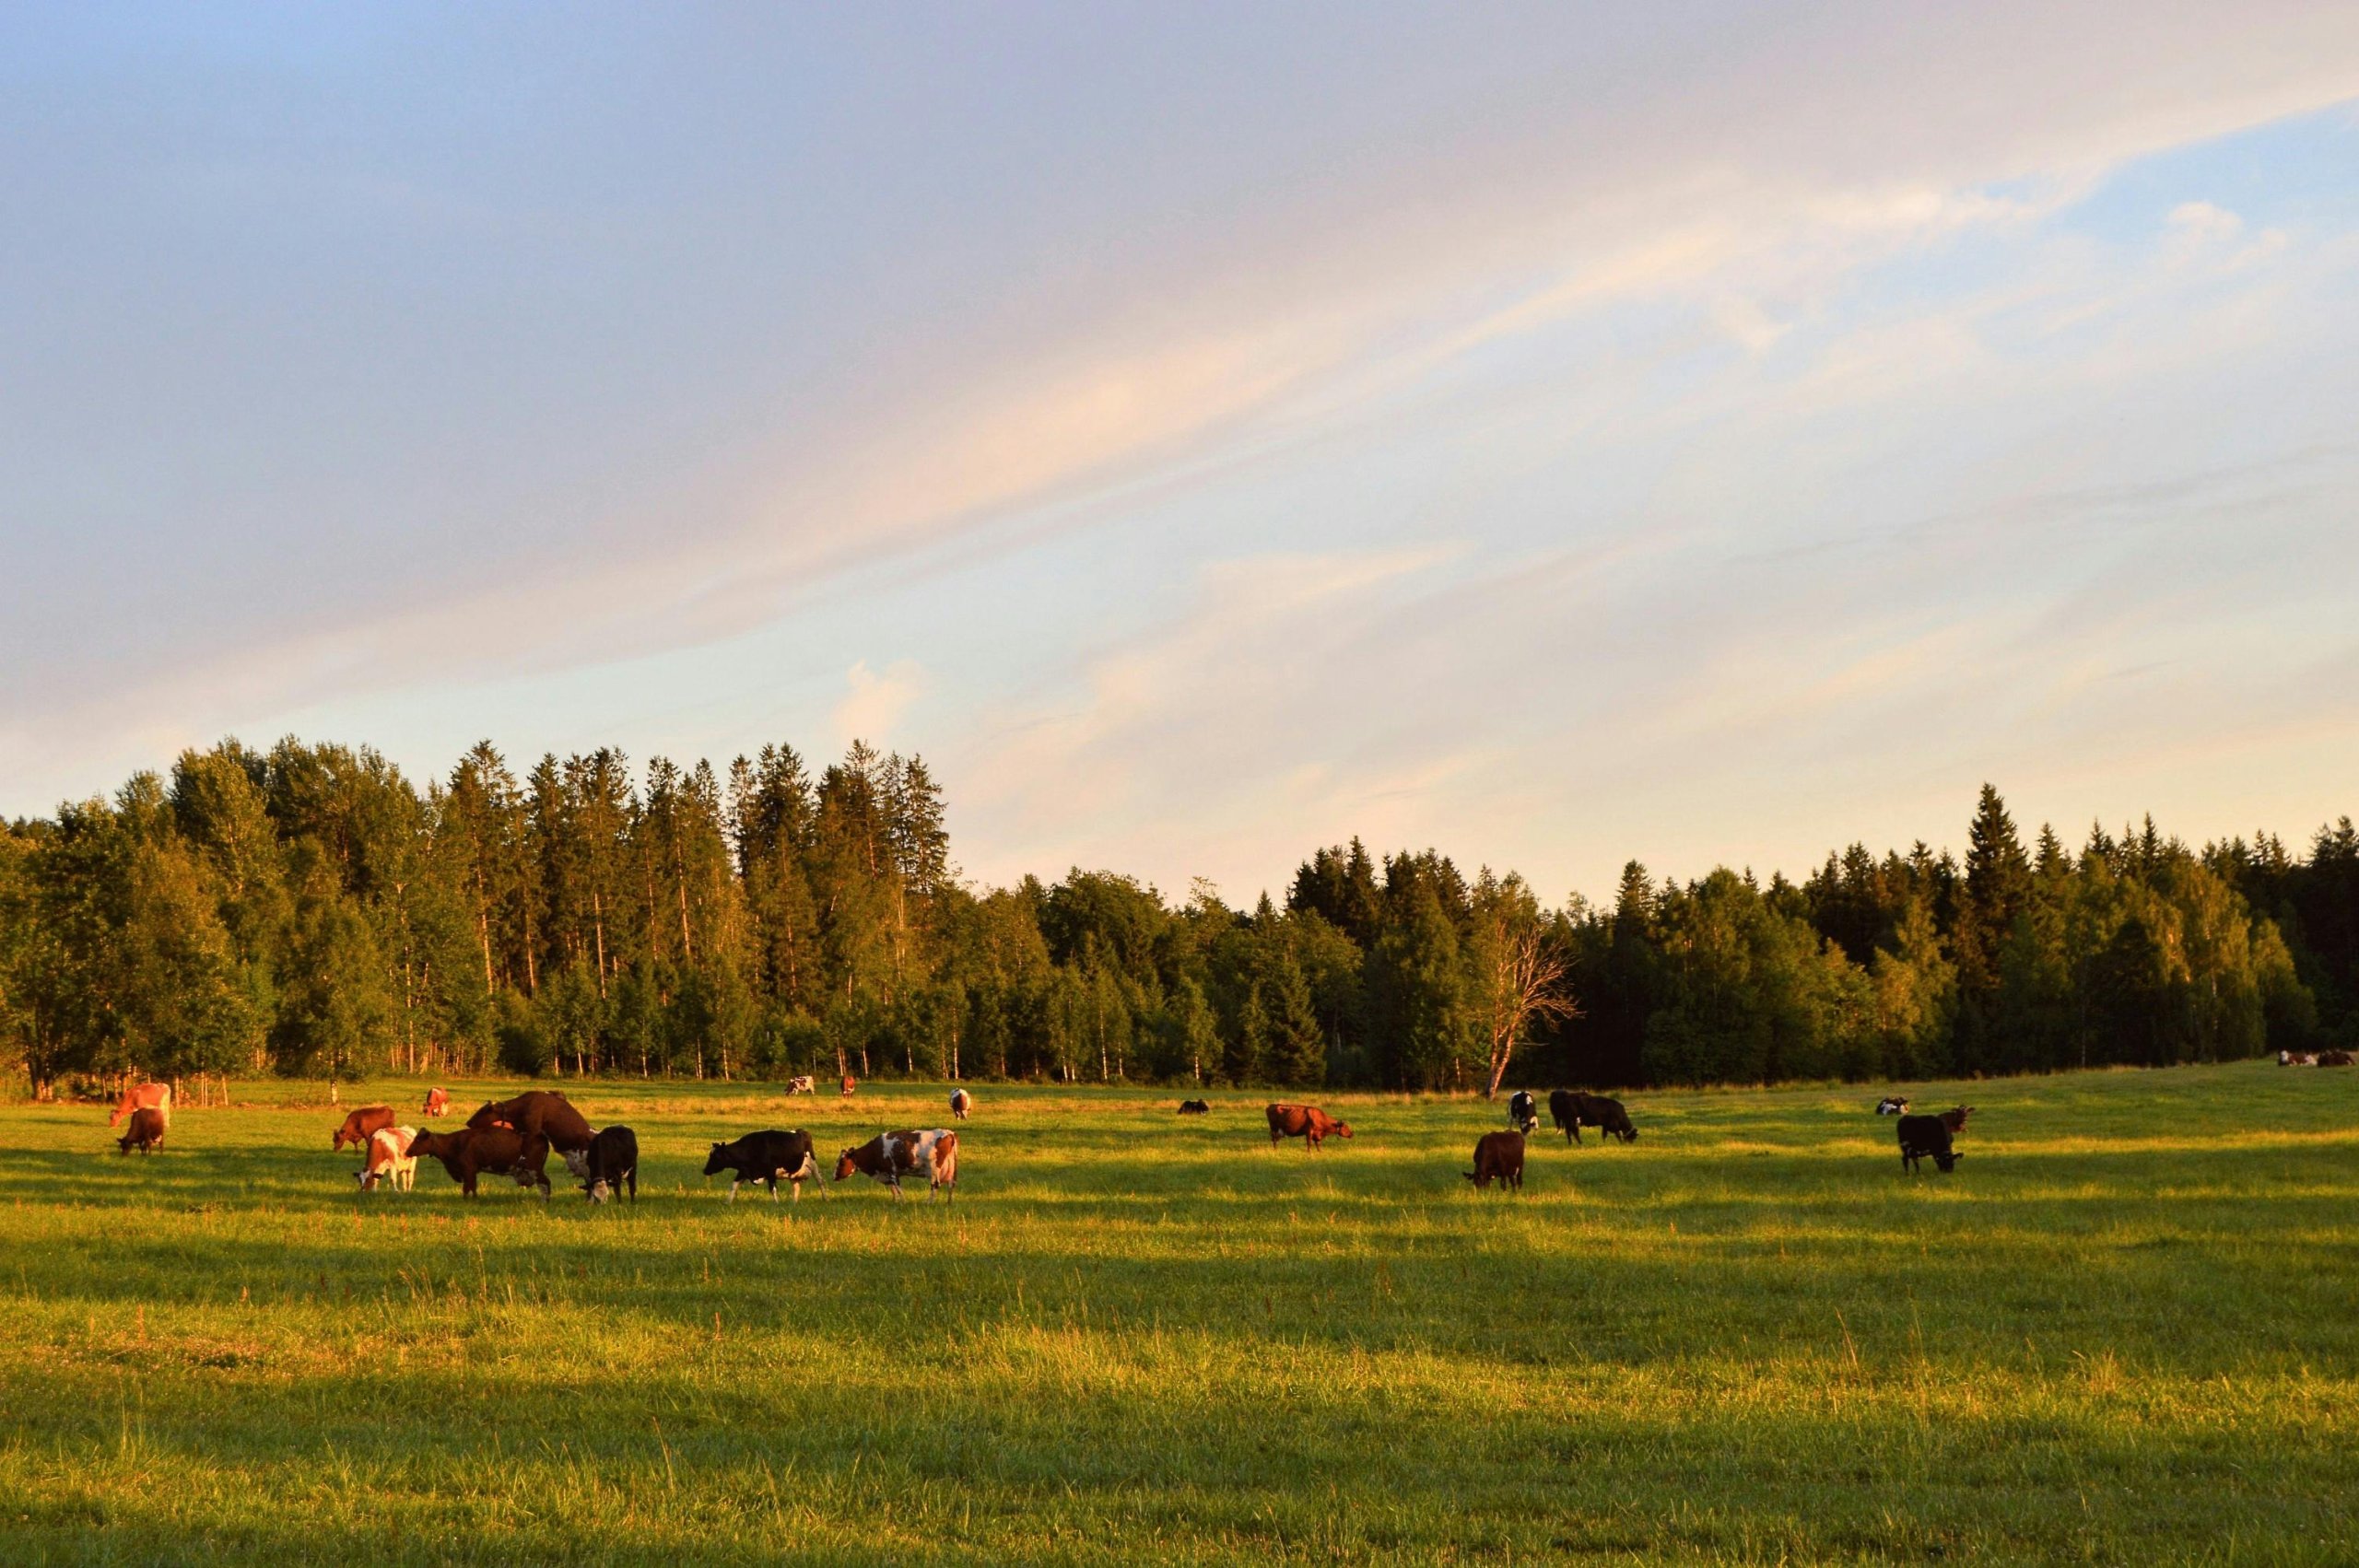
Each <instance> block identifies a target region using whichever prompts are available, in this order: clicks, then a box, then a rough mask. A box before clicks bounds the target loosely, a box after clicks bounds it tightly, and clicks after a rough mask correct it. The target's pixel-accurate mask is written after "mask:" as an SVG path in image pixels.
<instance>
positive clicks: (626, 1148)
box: [559, 1127, 639, 1203]
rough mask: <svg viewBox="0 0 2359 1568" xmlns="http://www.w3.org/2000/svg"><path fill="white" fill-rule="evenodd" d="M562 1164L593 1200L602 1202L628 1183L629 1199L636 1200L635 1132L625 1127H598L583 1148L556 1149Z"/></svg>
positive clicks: (637, 1179)
mask: <svg viewBox="0 0 2359 1568" xmlns="http://www.w3.org/2000/svg"><path fill="white" fill-rule="evenodd" d="M559 1153H562V1154H563V1155H564V1158H565V1168H566V1169H567V1170H569V1171H571V1172H572V1173H573V1179H574V1180H576V1181H578V1182H580V1183H581V1190H582V1191H583V1192H585V1193H587V1194H588V1195H589V1197H590V1201H591V1202H593V1203H604V1201H606V1199H609V1198H615V1197H618V1196H620V1195H621V1193H622V1190H623V1187H624V1185H625V1184H626V1183H628V1185H629V1187H630V1200H631V1201H632V1202H633V1203H636V1202H638V1201H639V1134H638V1133H636V1132H633V1131H632V1130H631V1129H629V1128H628V1127H602V1128H600V1129H598V1131H597V1134H596V1135H595V1136H594V1137H593V1138H592V1139H591V1140H590V1147H589V1148H587V1149H566V1150H561V1151H559Z"/></svg>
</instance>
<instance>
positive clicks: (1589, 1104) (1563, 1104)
mask: <svg viewBox="0 0 2359 1568" xmlns="http://www.w3.org/2000/svg"><path fill="white" fill-rule="evenodd" d="M1548 1116H1549V1118H1550V1119H1551V1120H1553V1121H1554V1122H1555V1124H1556V1126H1557V1127H1558V1128H1559V1129H1562V1130H1563V1132H1564V1134H1565V1141H1566V1142H1567V1143H1579V1141H1581V1129H1582V1128H1584V1127H1594V1128H1596V1129H1598V1130H1599V1131H1601V1132H1602V1133H1604V1134H1605V1136H1607V1137H1608V1138H1619V1139H1620V1140H1621V1141H1623V1142H1625V1143H1636V1142H1637V1141H1638V1129H1637V1128H1636V1127H1633V1126H1632V1125H1630V1113H1629V1112H1628V1111H1625V1110H1624V1109H1623V1108H1622V1102H1621V1101H1619V1100H1610V1099H1607V1098H1606V1097H1605V1096H1604V1095H1602V1094H1585V1093H1583V1092H1582V1091H1580V1090H1579V1089H1559V1090H1557V1091H1556V1092H1555V1094H1550V1095H1549V1096H1548Z"/></svg>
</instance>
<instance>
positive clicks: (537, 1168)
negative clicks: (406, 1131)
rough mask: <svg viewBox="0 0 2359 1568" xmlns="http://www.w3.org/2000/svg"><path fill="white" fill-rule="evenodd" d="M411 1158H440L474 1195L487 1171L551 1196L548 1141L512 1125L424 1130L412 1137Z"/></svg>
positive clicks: (443, 1166)
mask: <svg viewBox="0 0 2359 1568" xmlns="http://www.w3.org/2000/svg"><path fill="white" fill-rule="evenodd" d="M409 1152H410V1154H411V1157H412V1158H416V1157H417V1156H419V1155H423V1156H425V1157H426V1158H428V1159H430V1160H440V1162H441V1163H442V1168H443V1169H444V1170H446V1171H448V1172H450V1173H451V1179H452V1181H455V1182H457V1183H458V1184H459V1190H460V1191H462V1192H464V1194H466V1196H468V1197H469V1198H473V1197H474V1196H475V1177H477V1176H481V1175H482V1174H483V1173H485V1172H486V1171H490V1172H492V1173H494V1174H499V1175H507V1176H514V1177H515V1178H516V1185H517V1186H519V1187H537V1188H540V1189H541V1196H542V1197H544V1198H546V1197H547V1196H548V1195H549V1176H548V1168H547V1167H548V1158H549V1141H548V1140H547V1139H546V1138H544V1137H542V1136H540V1135H539V1134H537V1133H534V1134H532V1135H530V1136H527V1135H526V1134H524V1133H522V1132H519V1131H517V1130H516V1129H514V1128H510V1127H463V1128H461V1129H459V1130H458V1131H456V1132H421V1133H419V1134H418V1135H417V1137H416V1138H413V1139H411V1140H410V1145H409Z"/></svg>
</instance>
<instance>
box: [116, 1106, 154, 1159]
mask: <svg viewBox="0 0 2359 1568" xmlns="http://www.w3.org/2000/svg"><path fill="white" fill-rule="evenodd" d="M163 1146H164V1113H163V1112H162V1111H161V1110H158V1108H157V1107H156V1106H140V1107H139V1108H138V1109H137V1110H135V1111H134V1112H132V1113H131V1125H130V1126H129V1127H127V1128H125V1129H123V1136H122V1137H120V1138H118V1139H116V1140H115V1152H116V1153H123V1154H128V1153H131V1152H132V1151H133V1150H134V1149H136V1150H138V1151H139V1152H140V1153H143V1154H145V1153H147V1152H148V1151H150V1150H152V1149H161V1148H162V1147H163Z"/></svg>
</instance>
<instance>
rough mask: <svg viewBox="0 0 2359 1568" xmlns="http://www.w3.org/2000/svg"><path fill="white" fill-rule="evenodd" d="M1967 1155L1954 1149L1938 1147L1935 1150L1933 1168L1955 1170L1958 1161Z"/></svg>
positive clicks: (1945, 1170) (1944, 1170)
mask: <svg viewBox="0 0 2359 1568" xmlns="http://www.w3.org/2000/svg"><path fill="white" fill-rule="evenodd" d="M1965 1157H1966V1156H1965V1155H1963V1154H1960V1153H1957V1151H1955V1150H1954V1149H1936V1150H1934V1151H1933V1168H1934V1169H1936V1170H1939V1171H1943V1172H1947V1171H1954V1170H1955V1169H1957V1163H1958V1162H1959V1161H1960V1160H1962V1159H1964V1158H1965Z"/></svg>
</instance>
